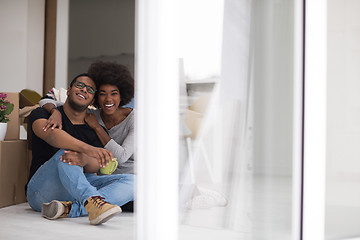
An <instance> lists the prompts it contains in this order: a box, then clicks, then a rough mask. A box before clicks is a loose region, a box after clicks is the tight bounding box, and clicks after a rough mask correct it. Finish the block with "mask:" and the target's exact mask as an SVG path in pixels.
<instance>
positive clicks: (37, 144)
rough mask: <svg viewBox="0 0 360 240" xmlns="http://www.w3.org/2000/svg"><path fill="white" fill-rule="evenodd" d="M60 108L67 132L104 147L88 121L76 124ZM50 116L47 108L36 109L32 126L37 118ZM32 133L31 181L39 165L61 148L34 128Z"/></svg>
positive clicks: (33, 112) (91, 143)
mask: <svg viewBox="0 0 360 240" xmlns="http://www.w3.org/2000/svg"><path fill="white" fill-rule="evenodd" d="M58 109H59V111H60V113H61V116H62V129H63V130H64V131H65V132H67V133H68V134H70V135H71V136H73V137H74V138H77V139H79V140H81V141H83V142H85V143H87V144H89V145H91V146H94V147H103V145H102V144H101V142H100V140H99V138H98V137H97V135H96V133H95V131H94V130H93V129H92V128H91V127H90V126H89V125H88V124H87V123H85V124H76V125H74V124H72V123H71V121H70V120H69V118H68V117H67V116H66V114H65V112H64V109H63V107H62V106H61V107H58ZM49 117H50V114H49V113H48V112H47V111H46V110H45V109H43V108H37V109H34V110H33V111H32V112H31V114H30V126H32V124H33V122H34V121H35V120H37V119H42V118H45V119H48V118H49ZM31 134H32V135H31V137H32V162H31V167H30V176H29V181H30V179H31V177H32V176H33V175H34V174H35V172H36V171H37V170H38V169H39V167H40V166H41V165H43V164H44V163H45V162H46V161H47V160H49V159H50V158H51V157H52V156H53V155H54V154H55V153H56V152H57V151H58V150H59V148H55V147H53V146H51V145H49V144H48V143H47V142H45V141H44V140H42V139H41V138H39V137H37V136H36V135H35V133H34V132H33V130H32V129H31Z"/></svg>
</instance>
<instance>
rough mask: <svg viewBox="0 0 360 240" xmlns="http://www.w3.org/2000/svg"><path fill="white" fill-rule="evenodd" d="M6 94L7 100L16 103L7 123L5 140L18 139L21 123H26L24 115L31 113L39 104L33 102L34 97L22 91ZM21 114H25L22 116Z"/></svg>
mask: <svg viewBox="0 0 360 240" xmlns="http://www.w3.org/2000/svg"><path fill="white" fill-rule="evenodd" d="M29 91H30V90H29ZM6 94H7V98H6V100H8V101H9V102H11V103H13V104H14V110H13V111H12V112H11V114H10V115H9V119H10V121H9V122H8V125H7V131H6V135H5V140H18V139H19V138H20V125H21V124H24V122H23V121H24V117H26V116H27V115H29V114H30V112H31V110H33V109H35V108H36V107H38V105H36V106H35V105H34V103H33V102H32V100H33V99H29V97H28V96H25V95H23V94H22V93H15V92H7V93H6ZM19 109H21V111H19ZM19 114H22V115H23V116H22V118H21V117H20V116H19Z"/></svg>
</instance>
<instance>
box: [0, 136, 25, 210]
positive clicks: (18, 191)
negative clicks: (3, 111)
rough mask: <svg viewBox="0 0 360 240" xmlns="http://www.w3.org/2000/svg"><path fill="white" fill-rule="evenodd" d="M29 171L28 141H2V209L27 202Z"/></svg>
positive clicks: (0, 158) (0, 169)
mask: <svg viewBox="0 0 360 240" xmlns="http://www.w3.org/2000/svg"><path fill="white" fill-rule="evenodd" d="M28 169H29V161H28V149H27V141H26V140H9V141H0V207H5V206H9V205H13V204H18V203H23V202H26V196H25V184H26V183H27V179H28V172H29V171H28Z"/></svg>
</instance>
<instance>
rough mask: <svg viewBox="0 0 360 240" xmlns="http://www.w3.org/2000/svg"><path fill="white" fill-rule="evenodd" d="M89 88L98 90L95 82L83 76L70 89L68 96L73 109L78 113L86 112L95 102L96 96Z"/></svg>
mask: <svg viewBox="0 0 360 240" xmlns="http://www.w3.org/2000/svg"><path fill="white" fill-rule="evenodd" d="M79 83H80V84H79ZM84 85H85V86H84ZM89 87H92V88H93V89H96V87H95V83H94V81H93V80H92V79H91V78H89V77H86V76H81V77H78V78H77V79H76V82H75V83H74V84H73V85H72V86H71V87H69V88H68V91H67V95H68V101H69V104H70V106H71V108H73V109H74V110H76V111H85V110H86V108H87V107H88V106H89V105H90V104H92V103H93V102H94V94H92V93H89V92H88V90H87V89H89Z"/></svg>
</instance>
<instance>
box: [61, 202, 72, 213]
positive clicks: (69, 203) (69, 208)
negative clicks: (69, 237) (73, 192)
mask: <svg viewBox="0 0 360 240" xmlns="http://www.w3.org/2000/svg"><path fill="white" fill-rule="evenodd" d="M62 204H63V205H64V207H65V210H64V212H63V214H61V216H67V215H69V214H70V211H71V205H72V202H71V201H68V202H62Z"/></svg>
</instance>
